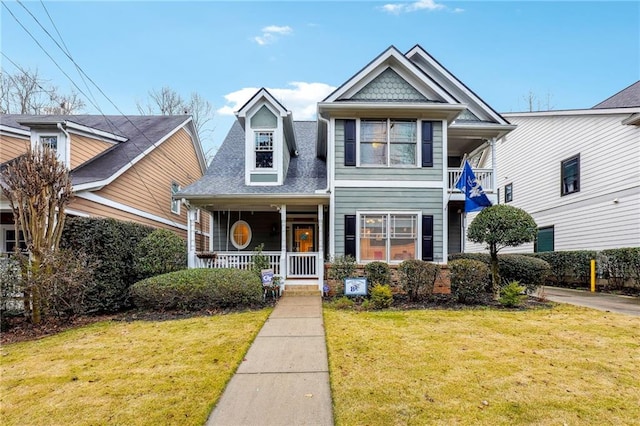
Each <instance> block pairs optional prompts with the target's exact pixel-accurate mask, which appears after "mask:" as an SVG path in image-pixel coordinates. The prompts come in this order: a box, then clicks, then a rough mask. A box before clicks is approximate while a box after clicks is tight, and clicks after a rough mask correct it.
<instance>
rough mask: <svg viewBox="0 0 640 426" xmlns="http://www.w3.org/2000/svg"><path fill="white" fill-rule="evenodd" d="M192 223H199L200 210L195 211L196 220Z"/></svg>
mask: <svg viewBox="0 0 640 426" xmlns="http://www.w3.org/2000/svg"><path fill="white" fill-rule="evenodd" d="M193 222H194V223H200V209H196V220H194V221H193Z"/></svg>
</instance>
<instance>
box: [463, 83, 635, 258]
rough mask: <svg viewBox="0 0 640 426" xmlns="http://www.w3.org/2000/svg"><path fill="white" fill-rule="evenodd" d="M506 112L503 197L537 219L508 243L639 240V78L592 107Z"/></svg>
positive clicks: (547, 246) (607, 244) (576, 246)
mask: <svg viewBox="0 0 640 426" xmlns="http://www.w3.org/2000/svg"><path fill="white" fill-rule="evenodd" d="M503 115H504V117H506V118H507V119H508V120H509V121H510V122H512V123H514V124H516V125H517V126H518V127H517V129H516V130H514V131H513V132H511V133H509V135H507V136H506V137H504V138H503V139H502V140H500V141H499V142H498V144H497V161H498V183H499V192H500V203H506V204H509V205H513V206H515V207H519V208H522V209H524V210H525V211H527V212H528V213H529V214H531V215H532V216H533V218H534V219H535V221H536V223H537V224H538V238H537V242H536V244H533V243H532V244H525V245H522V246H519V247H516V248H510V249H505V251H511V252H532V251H554V250H555V251H561V250H603V249H609V248H619V247H640V81H638V82H636V83H634V84H632V85H631V86H629V87H627V88H626V89H624V90H622V91H621V92H619V93H617V94H616V95H614V96H612V97H610V98H609V99H607V100H605V101H603V102H601V103H599V104H598V105H596V106H594V107H593V108H591V109H580V110H568V111H544V112H527V113H509V114H503ZM481 249H482V248H481V247H478V246H477V245H471V244H470V245H469V250H470V251H475V250H481Z"/></svg>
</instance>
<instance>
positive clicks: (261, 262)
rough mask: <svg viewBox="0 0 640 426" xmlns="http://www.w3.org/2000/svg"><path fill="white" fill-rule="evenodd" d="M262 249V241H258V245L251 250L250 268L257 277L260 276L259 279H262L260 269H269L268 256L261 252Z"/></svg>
mask: <svg viewBox="0 0 640 426" xmlns="http://www.w3.org/2000/svg"><path fill="white" fill-rule="evenodd" d="M263 249H264V243H260V245H258V246H256V248H255V249H254V250H253V259H252V261H253V263H252V264H251V270H252V271H253V273H254V274H256V275H257V276H258V278H260V281H262V270H263V269H269V267H270V266H271V264H270V263H269V257H268V256H267V255H266V254H264V253H262V250H263Z"/></svg>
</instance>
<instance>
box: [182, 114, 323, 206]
mask: <svg viewBox="0 0 640 426" xmlns="http://www.w3.org/2000/svg"><path fill="white" fill-rule="evenodd" d="M293 129H294V131H295V134H296V139H297V141H298V156H297V157H292V158H291V162H290V163H289V168H288V170H287V175H286V176H285V180H284V184H283V185H281V186H280V185H279V186H257V185H245V181H244V174H243V173H241V172H239V171H240V170H243V169H244V166H245V163H244V158H245V134H244V131H243V129H242V126H241V124H240V123H239V122H238V121H236V122H235V123H234V124H233V126H231V129H230V130H229V133H228V134H227V137H226V138H225V140H224V142H222V145H221V146H220V149H218V152H217V153H216V155H215V157H214V158H213V160H212V161H211V164H210V165H209V168H208V169H207V172H206V173H205V175H204V176H203V177H202V178H201V179H199V180H198V181H197V182H195V183H193V184H191V185H189V186H187V187H186V188H184V189H183V190H182V191H180V192H179V193H178V195H179V196H182V197H185V198H189V199H197V198H211V197H216V196H242V195H249V194H253V195H261V194H262V195H265V196H269V195H282V196H291V195H316V194H315V192H316V191H317V190H321V189H325V188H326V186H327V167H326V163H325V162H324V161H322V160H321V159H319V158H317V157H316V155H315V145H316V122H315V121H294V122H293Z"/></svg>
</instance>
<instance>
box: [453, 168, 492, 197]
mask: <svg viewBox="0 0 640 426" xmlns="http://www.w3.org/2000/svg"><path fill="white" fill-rule="evenodd" d="M448 171H449V186H448V187H447V188H448V189H449V192H460V190H459V189H458V188H456V182H458V179H459V178H460V173H461V171H460V169H449V170H448ZM473 174H474V175H476V179H477V180H478V182H479V183H480V185H482V189H483V190H484V191H485V192H493V191H494V188H493V183H492V182H493V181H492V179H493V169H473Z"/></svg>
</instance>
